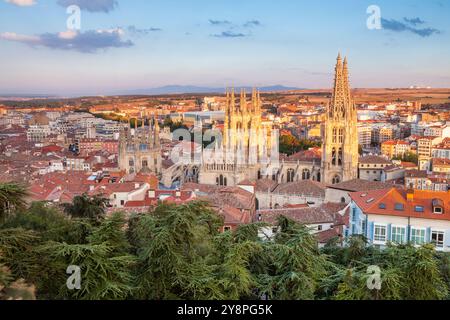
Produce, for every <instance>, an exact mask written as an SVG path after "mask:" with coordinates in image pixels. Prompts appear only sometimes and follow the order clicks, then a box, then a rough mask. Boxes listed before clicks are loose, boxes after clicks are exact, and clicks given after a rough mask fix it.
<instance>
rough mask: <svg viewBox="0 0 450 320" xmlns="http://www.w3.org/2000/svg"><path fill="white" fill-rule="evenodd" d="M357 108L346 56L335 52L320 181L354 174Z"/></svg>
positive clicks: (348, 177)
mask: <svg viewBox="0 0 450 320" xmlns="http://www.w3.org/2000/svg"><path fill="white" fill-rule="evenodd" d="M357 121H358V117H357V111H356V105H355V103H354V101H353V99H352V96H351V92H350V85H349V76H348V64H347V58H345V59H344V62H342V59H341V56H340V55H339V56H338V59H337V64H336V76H335V83H334V89H333V95H332V98H331V101H330V103H329V105H328V108H327V119H326V121H325V128H324V132H325V136H324V143H323V154H322V176H323V179H322V182H324V183H326V184H337V183H340V182H342V181H348V180H352V179H355V178H357V175H358V132H357Z"/></svg>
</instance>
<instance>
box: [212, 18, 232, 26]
mask: <svg viewBox="0 0 450 320" xmlns="http://www.w3.org/2000/svg"><path fill="white" fill-rule="evenodd" d="M209 24H211V25H213V26H223V25H230V24H231V22H230V21H228V20H213V19H209Z"/></svg>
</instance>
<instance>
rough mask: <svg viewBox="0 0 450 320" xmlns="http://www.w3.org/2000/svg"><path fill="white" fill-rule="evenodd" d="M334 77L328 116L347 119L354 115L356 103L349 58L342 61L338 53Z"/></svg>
mask: <svg viewBox="0 0 450 320" xmlns="http://www.w3.org/2000/svg"><path fill="white" fill-rule="evenodd" d="M335 70H336V74H335V78H334V88H333V95H332V98H331V101H330V105H329V110H328V111H329V112H328V116H329V118H331V119H342V118H344V119H347V118H351V117H352V113H353V111H354V104H353V101H352V98H351V91H350V82H349V79H348V78H349V74H348V62H347V58H345V59H344V62H342V58H341V55H340V54H339V55H338V58H337V63H336V69H335Z"/></svg>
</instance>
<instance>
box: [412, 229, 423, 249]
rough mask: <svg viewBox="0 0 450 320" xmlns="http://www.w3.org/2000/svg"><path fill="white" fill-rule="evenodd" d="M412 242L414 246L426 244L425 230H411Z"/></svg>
mask: <svg viewBox="0 0 450 320" xmlns="http://www.w3.org/2000/svg"><path fill="white" fill-rule="evenodd" d="M411 242H412V243H413V244H414V245H418V246H420V245H422V244H424V243H425V229H414V228H412V229H411Z"/></svg>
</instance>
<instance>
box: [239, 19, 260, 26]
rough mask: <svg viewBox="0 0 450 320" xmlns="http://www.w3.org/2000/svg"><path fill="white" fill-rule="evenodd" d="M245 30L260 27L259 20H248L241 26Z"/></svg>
mask: <svg viewBox="0 0 450 320" xmlns="http://www.w3.org/2000/svg"><path fill="white" fill-rule="evenodd" d="M243 26H244V27H245V28H252V27H259V26H261V21H259V20H249V21H247V22H246V23H244V25H243Z"/></svg>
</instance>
